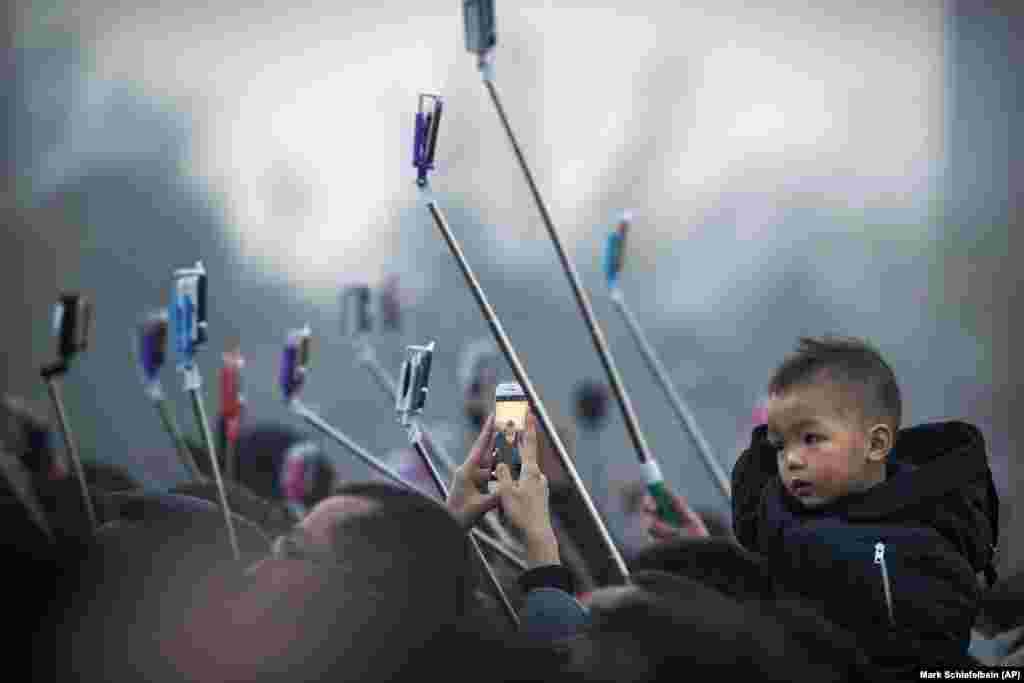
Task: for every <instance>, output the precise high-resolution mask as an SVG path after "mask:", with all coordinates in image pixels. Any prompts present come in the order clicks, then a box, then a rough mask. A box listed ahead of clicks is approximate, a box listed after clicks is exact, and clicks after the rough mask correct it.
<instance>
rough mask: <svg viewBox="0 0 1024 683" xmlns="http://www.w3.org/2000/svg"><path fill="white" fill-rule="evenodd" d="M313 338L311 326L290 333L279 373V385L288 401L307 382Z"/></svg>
mask: <svg viewBox="0 0 1024 683" xmlns="http://www.w3.org/2000/svg"><path fill="white" fill-rule="evenodd" d="M312 338H313V332H312V331H311V330H310V329H309V325H306V326H305V327H303V328H301V329H297V330H292V331H291V332H289V333H288V341H287V342H286V343H285V346H284V353H283V354H282V355H281V368H280V371H279V373H278V385H279V386H280V389H281V394H282V395H283V396H284V398H285V399H286V400H290V399H291V398H292V397H293V396H294V395H295V394H296V393H297V392H298V391H299V389H300V388H302V385H303V384H304V383H305V381H306V371H307V368H308V366H309V363H310V356H311V353H312Z"/></svg>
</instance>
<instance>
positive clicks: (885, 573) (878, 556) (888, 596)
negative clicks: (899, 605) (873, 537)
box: [875, 541, 896, 626]
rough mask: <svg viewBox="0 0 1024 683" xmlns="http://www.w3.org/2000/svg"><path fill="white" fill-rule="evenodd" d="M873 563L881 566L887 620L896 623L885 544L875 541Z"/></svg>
mask: <svg viewBox="0 0 1024 683" xmlns="http://www.w3.org/2000/svg"><path fill="white" fill-rule="evenodd" d="M875 564H877V565H879V566H880V567H881V568H882V585H883V586H884V587H885V604H886V605H887V606H888V607H889V622H890V623H892V625H893V626H895V625H896V617H895V616H894V614H893V611H892V588H891V586H890V584H889V567H888V565H886V563H885V544H884V543H882V542H881V541H879V542H878V543H875Z"/></svg>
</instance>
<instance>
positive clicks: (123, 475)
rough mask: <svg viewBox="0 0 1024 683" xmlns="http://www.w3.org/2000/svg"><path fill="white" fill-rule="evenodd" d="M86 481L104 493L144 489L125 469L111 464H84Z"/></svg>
mask: <svg viewBox="0 0 1024 683" xmlns="http://www.w3.org/2000/svg"><path fill="white" fill-rule="evenodd" d="M82 469H83V470H85V480H86V481H87V482H88V483H89V486H95V487H96V488H98V489H103V490H104V491H135V490H138V489H141V488H142V484H140V483H139V482H138V481H137V480H136V479H135V477H133V476H132V475H131V474H129V473H128V470H126V469H125V468H124V467H122V466H120V465H115V464H113V463H109V462H83V463H82Z"/></svg>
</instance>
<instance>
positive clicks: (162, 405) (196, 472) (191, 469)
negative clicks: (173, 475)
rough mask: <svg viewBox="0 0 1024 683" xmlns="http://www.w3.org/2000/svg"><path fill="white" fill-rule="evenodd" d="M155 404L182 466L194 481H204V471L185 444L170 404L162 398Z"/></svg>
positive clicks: (156, 400) (155, 400)
mask: <svg viewBox="0 0 1024 683" xmlns="http://www.w3.org/2000/svg"><path fill="white" fill-rule="evenodd" d="M153 403H154V404H155V405H156V411H157V413H159V415H160V421H161V422H163V425H164V429H165V430H167V433H168V434H169V435H170V437H171V442H172V443H173V444H174V450H175V451H176V452H177V453H178V459H179V460H181V464H182V465H183V466H184V467H185V469H186V470H188V473H189V474H190V475H191V477H192V480H193V481H202V480H203V479H205V478H206V477H204V476H203V471H202V470H200V469H199V465H198V464H197V463H196V460H195V458H193V457H192V452H191V451H190V450H189V449H188V445H187V444H186V443H185V438H184V437H183V436H182V435H181V430H179V429H178V424H177V422H175V420H174V415H173V413H172V412H171V406H170V403H169V402H168V400H167V399H166V398H164V397H162V396H161V397H160V398H156V399H154V400H153Z"/></svg>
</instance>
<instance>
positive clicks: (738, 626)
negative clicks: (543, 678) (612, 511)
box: [569, 572, 848, 683]
mask: <svg viewBox="0 0 1024 683" xmlns="http://www.w3.org/2000/svg"><path fill="white" fill-rule="evenodd" d="M633 581H634V583H633V584H632V585H629V586H616V587H614V588H611V589H608V588H604V589H600V590H598V591H596V592H595V593H594V594H593V595H592V597H591V617H592V623H591V625H590V626H589V627H588V628H587V630H586V632H585V633H584V634H583V635H582V636H580V637H578V638H575V639H573V641H572V643H571V644H570V646H569V650H570V660H571V664H570V669H571V670H573V671H574V672H576V673H580V674H582V675H583V676H584V678H585V680H588V681H593V682H594V683H597V682H599V681H600V682H604V681H608V682H609V683H610V682H611V681H621V680H630V681H663V680H664V681H677V680H681V679H693V680H704V679H712V678H721V677H723V675H724V676H725V677H726V678H740V679H747V678H750V679H756V680H759V681H779V682H780V683H781V682H782V681H786V682H787V683H789V682H790V681H795V680H804V679H806V680H814V681H844V680H848V679H847V677H846V676H845V675H843V673H841V672H836V671H833V670H832V667H831V666H830V665H828V664H825V665H822V664H821V663H820V662H818V661H815V660H814V659H813V658H812V657H811V653H810V652H808V651H807V648H806V647H805V646H804V645H803V644H802V643H800V642H799V641H797V640H796V639H794V638H792V637H791V636H790V635H789V634H788V633H787V632H786V631H785V630H784V629H781V628H778V624H777V623H775V622H773V620H771V619H768V618H766V617H765V616H764V615H762V614H761V613H759V612H758V610H757V609H755V608H753V607H747V606H744V605H741V604H739V603H737V602H736V601H735V600H732V599H730V598H728V597H726V596H725V595H723V594H721V593H719V592H717V591H715V590H712V589H710V588H707V587H706V586H702V585H700V584H699V583H696V582H694V581H692V580H690V579H686V578H683V577H679V576H672V575H670V574H665V573H663V572H638V573H636V574H634V575H633Z"/></svg>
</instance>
